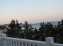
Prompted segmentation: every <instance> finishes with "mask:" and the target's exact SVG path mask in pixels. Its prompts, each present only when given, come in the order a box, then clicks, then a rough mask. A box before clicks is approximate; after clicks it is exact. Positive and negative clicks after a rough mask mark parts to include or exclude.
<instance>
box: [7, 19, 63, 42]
mask: <svg viewBox="0 0 63 46" xmlns="http://www.w3.org/2000/svg"><path fill="white" fill-rule="evenodd" d="M23 27H24V29H22V26H20V25H19V23H18V21H17V20H16V21H15V20H12V21H11V23H10V24H9V25H8V27H7V28H6V30H7V31H6V34H7V36H8V37H15V38H23V39H31V40H39V41H45V38H46V37H54V39H55V42H57V43H63V20H61V21H60V22H58V24H57V25H55V26H54V25H52V24H51V23H50V22H47V23H44V22H43V23H40V27H39V29H38V30H37V29H36V28H35V29H33V27H32V26H31V25H30V24H28V22H26V21H25V24H24V26H23Z"/></svg>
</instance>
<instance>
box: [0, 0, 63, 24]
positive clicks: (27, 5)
mask: <svg viewBox="0 0 63 46" xmlns="http://www.w3.org/2000/svg"><path fill="white" fill-rule="evenodd" d="M12 19H15V20H16V19H17V20H18V21H19V23H24V22H25V21H28V22H29V23H40V22H43V21H45V22H47V21H60V20H61V19H63V0H0V24H8V23H10V21H11V20H12Z"/></svg>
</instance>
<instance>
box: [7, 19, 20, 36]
mask: <svg viewBox="0 0 63 46" xmlns="http://www.w3.org/2000/svg"><path fill="white" fill-rule="evenodd" d="M6 29H7V32H6V34H7V36H9V37H17V36H18V34H19V31H20V26H19V24H18V22H17V20H16V21H15V20H12V21H11V23H10V24H9V25H8V27H7V28H6Z"/></svg>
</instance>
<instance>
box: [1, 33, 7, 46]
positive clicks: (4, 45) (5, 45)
mask: <svg viewBox="0 0 63 46" xmlns="http://www.w3.org/2000/svg"><path fill="white" fill-rule="evenodd" d="M2 42H3V46H7V41H6V34H3V36H2Z"/></svg>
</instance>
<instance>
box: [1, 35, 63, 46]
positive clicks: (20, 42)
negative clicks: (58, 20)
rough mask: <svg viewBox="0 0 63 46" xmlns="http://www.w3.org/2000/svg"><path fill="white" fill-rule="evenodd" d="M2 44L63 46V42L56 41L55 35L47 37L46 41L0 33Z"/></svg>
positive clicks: (2, 45)
mask: <svg viewBox="0 0 63 46" xmlns="http://www.w3.org/2000/svg"><path fill="white" fill-rule="evenodd" d="M0 46H63V44H57V43H54V39H53V37H47V38H46V41H45V42H42V41H34V40H27V39H18V38H10V37H6V35H5V34H1V35H0Z"/></svg>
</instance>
